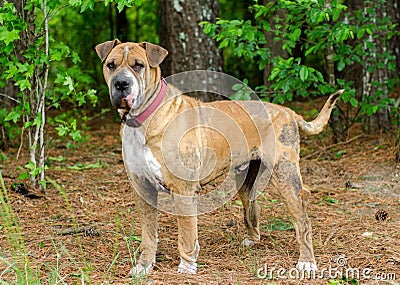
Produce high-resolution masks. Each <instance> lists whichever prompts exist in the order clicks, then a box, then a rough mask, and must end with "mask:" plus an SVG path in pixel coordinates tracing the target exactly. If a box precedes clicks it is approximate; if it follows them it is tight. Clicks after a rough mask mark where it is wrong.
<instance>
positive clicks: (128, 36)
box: [0, 0, 400, 284]
mask: <svg viewBox="0 0 400 285" xmlns="http://www.w3.org/2000/svg"><path fill="white" fill-rule="evenodd" d="M399 4H400V1H398V0H392V1H384V0H372V1H356V0H346V1H344V0H343V1H334V0H325V1H321V0H294V1H285V0H277V1H269V0H259V1H249V0H246V1H229V0H220V1H217V0H199V1H194V0H185V1H183V0H157V1H144V0H104V1H98V0H13V1H11V0H0V135H1V141H0V182H1V191H0V205H1V208H0V214H1V215H0V216H1V224H0V250H1V252H0V261H1V262H0V283H2V284H9V283H5V282H6V281H7V282H8V281H9V280H12V281H10V284H45V283H46V282H45V281H44V280H46V281H48V284H58V283H61V284H73V283H74V282H75V283H76V284H77V283H80V284H84V283H85V282H88V283H90V280H92V282H93V284H100V283H101V282H102V281H104V280H109V281H110V282H111V281H113V280H118V281H119V280H123V279H124V278H126V276H127V273H128V272H129V270H130V269H131V267H132V265H133V264H134V263H135V254H136V251H137V250H138V248H139V243H140V236H139V235H138V234H137V233H138V232H140V229H139V225H138V223H136V220H135V219H136V216H135V215H134V214H133V213H134V204H133V202H132V200H133V199H132V192H133V191H132V189H131V186H130V185H129V181H128V180H127V179H126V178H125V176H124V171H123V162H122V161H121V153H120V152H121V150H120V148H118V147H116V145H119V144H120V141H118V123H119V118H118V115H117V114H116V112H115V110H112V109H111V106H110V102H109V95H108V90H107V86H106V84H105V83H104V78H103V74H102V65H101V62H100V60H99V58H98V56H97V54H96V52H95V50H94V47H95V46H96V45H97V44H99V43H101V42H104V41H107V40H112V39H115V38H119V39H120V40H121V41H134V42H142V41H148V42H152V43H157V44H160V45H162V46H163V47H165V48H167V49H168V51H169V56H168V57H167V59H166V61H165V62H164V63H163V64H162V66H161V68H162V70H163V75H164V76H165V77H167V76H168V75H171V74H176V73H178V72H184V71H191V70H214V71H220V72H224V73H227V74H230V75H233V76H235V77H236V78H238V79H240V80H242V81H243V82H244V83H245V84H247V85H248V86H249V87H251V88H252V89H253V90H255V92H256V93H257V95H258V96H259V97H260V99H261V100H265V101H270V102H274V103H279V104H285V105H290V106H291V107H292V108H295V110H296V111H297V112H298V113H301V114H303V115H304V116H305V117H306V119H312V118H313V117H315V115H316V114H317V112H318V108H319V106H320V105H321V103H322V102H323V101H324V100H325V99H326V98H327V96H328V95H329V94H331V93H333V92H335V91H337V90H338V89H342V88H343V89H345V90H346V91H345V93H344V94H343V96H342V97H341V99H340V102H339V103H338V107H337V108H336V109H335V110H334V113H333V114H332V118H331V120H330V123H329V128H328V131H327V132H325V133H324V134H321V135H320V136H316V137H313V138H305V139H304V140H302V141H303V144H302V147H301V156H302V160H301V164H302V174H303V178H304V181H306V184H310V185H312V186H313V189H311V190H310V192H311V195H310V200H311V201H310V203H309V205H310V208H311V209H310V211H309V213H310V214H311V217H312V219H313V226H314V228H313V231H314V232H315V239H314V243H315V249H316V256H317V258H318V262H319V264H322V265H323V266H324V265H327V264H329V262H332V260H335V258H336V261H333V263H335V262H336V263H337V258H338V256H339V257H341V256H342V255H341V254H346V257H347V259H348V260H349V261H352V262H353V263H352V264H351V265H352V266H353V267H358V268H367V267H368V268H370V267H371V268H374V269H375V270H380V272H389V273H390V272H394V273H396V274H397V276H399V275H400V272H399V271H398V268H399V264H400V256H399V252H400V251H399V250H398V249H399V248H400V245H399V240H400V238H399V232H400V230H399V223H398V221H399V219H400V216H399V214H398V213H399V211H398V209H399V200H398V197H399V195H400V193H399V191H400V188H399V185H400V184H399V175H400V174H399V161H400V132H399V129H400V128H399V125H400V114H399V108H400V106H399V105H400V97H399V95H400V91H399V85H400V84H399V70H400V69H399V67H400V66H399V64H400V55H399V50H400V48H399V42H400V41H399V33H400V26H399V22H400V9H399ZM246 90H247V89H246V88H243V90H241V89H239V90H237V93H236V94H235V96H234V97H233V98H232V99H239V100H247V99H249V96H248V93H246ZM199 99H201V100H206V101H207V100H212V99H213V96H207V95H204V96H203V97H201V98H199ZM310 106H311V107H310ZM111 116H114V120H113V122H112V124H110V125H109V121H110V119H109V117H111ZM105 118H107V119H105ZM310 158H311V159H310ZM353 181H356V183H353ZM20 182H23V183H22V184H21V183H20ZM357 183H359V184H360V185H361V186H360V185H358V184H357ZM25 186H26V188H27V189H28V190H29V191H33V194H32V193H31V192H29V191H28V192H26V191H27V189H25V188H24V187H25ZM21 187H22V188H21ZM10 189H11V190H13V191H9V190H10ZM21 189H22V190H21ZM40 190H41V191H40ZM24 191H25V192H24ZM21 194H23V195H24V196H25V197H21ZM279 199H280V198H279V196H274V194H273V193H272V194H271V193H269V192H268V193H263V195H262V196H261V199H260V200H261V201H260V205H261V206H262V210H263V211H264V212H267V213H266V214H267V215H265V216H266V218H265V220H263V222H262V224H261V227H262V229H263V230H264V231H263V237H262V243H261V244H260V245H259V246H258V247H256V248H255V249H254V250H252V249H250V250H248V251H245V250H243V249H241V247H240V240H241V237H242V236H243V235H244V230H243V224H241V222H239V221H241V220H242V212H241V211H242V210H241V207H240V206H241V205H240V201H239V200H233V201H230V202H229V203H227V205H226V206H225V207H224V208H223V209H222V210H221V211H215V212H213V213H211V214H210V215H209V216H207V217H206V218H204V219H202V220H201V221H200V224H199V228H200V229H201V231H200V235H201V237H200V239H199V240H200V242H201V243H202V244H201V246H202V247H203V251H202V252H201V256H200V261H199V265H200V266H199V268H200V269H199V271H200V274H199V276H200V277H194V278H193V279H192V280H191V281H193V283H196V282H197V283H198V284H203V283H204V284H210V282H211V283H212V282H214V283H216V284H219V283H218V282H219V281H218V280H219V279H220V278H222V277H221V276H222V275H223V276H224V277H223V280H225V281H226V282H228V283H227V284H232V282H233V281H232V280H233V279H235V278H236V280H237V282H236V283H235V284H242V283H243V282H244V283H243V284H259V279H257V276H256V273H257V269H258V268H259V267H260V266H262V265H263V264H266V262H269V264H270V262H274V264H277V265H279V266H284V268H291V266H293V264H294V261H295V260H296V259H297V254H298V250H297V246H296V243H295V240H294V235H293V226H292V225H291V221H290V219H289V218H288V217H287V211H286V210H285V208H284V207H282V206H281V203H280V202H279ZM160 220H162V221H163V223H162V224H163V226H161V227H160V235H161V238H162V243H160V248H159V253H158V256H157V258H158V259H157V262H158V263H157V264H158V266H159V267H158V268H156V271H155V276H153V277H152V278H154V280H156V281H157V280H158V281H160V282H164V284H172V283H173V281H174V280H175V281H176V283H178V284H181V283H184V282H186V280H183V279H182V278H186V277H177V275H176V273H175V267H176V266H175V267H174V266H173V265H174V264H173V263H174V262H176V261H178V260H179V258H178V256H177V251H176V245H175V243H174V240H176V237H175V236H174V234H175V232H176V229H174V228H173V225H174V221H173V219H172V218H171V217H164V216H162V217H160ZM385 223H386V224H385ZM160 224H161V223H160ZM216 225H217V226H216ZM98 229H99V230H98ZM71 236H73V237H71ZM21 253H22V254H21ZM175 265H177V264H175ZM216 270H217V273H215V271H216ZM218 274H220V275H218ZM201 278H203V279H204V280H203V279H201ZM339 279H340V280H333V281H332V282H330V283H329V284H357V283H356V280H355V279H354V278H353V279H350V280H343V278H339ZM4 280H6V281H4ZM99 280H100V281H99ZM198 280H203V281H204V282H203V283H201V282H202V281H198ZM240 280H244V281H242V283H240V282H241V281H240ZM118 281H117V282H118ZM314 281H315V282H314V283H312V282H311V283H310V284H320V283H319V281H318V280H314ZM127 282H132V284H140V281H137V280H128V281H127ZM229 282H230V283H229ZM296 282H297V281H296ZM157 284H163V283H157ZM224 284H225V283H224Z"/></svg>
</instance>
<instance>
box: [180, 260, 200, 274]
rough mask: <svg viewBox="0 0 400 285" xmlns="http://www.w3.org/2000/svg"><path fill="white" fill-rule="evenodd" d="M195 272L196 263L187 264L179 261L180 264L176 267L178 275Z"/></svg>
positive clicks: (184, 261)
mask: <svg viewBox="0 0 400 285" xmlns="http://www.w3.org/2000/svg"><path fill="white" fill-rule="evenodd" d="M196 271H197V263H196V262H187V261H186V260H183V259H181V263H179V266H178V273H186V274H196Z"/></svg>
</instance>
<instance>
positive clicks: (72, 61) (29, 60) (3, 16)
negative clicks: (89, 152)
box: [0, 0, 142, 185]
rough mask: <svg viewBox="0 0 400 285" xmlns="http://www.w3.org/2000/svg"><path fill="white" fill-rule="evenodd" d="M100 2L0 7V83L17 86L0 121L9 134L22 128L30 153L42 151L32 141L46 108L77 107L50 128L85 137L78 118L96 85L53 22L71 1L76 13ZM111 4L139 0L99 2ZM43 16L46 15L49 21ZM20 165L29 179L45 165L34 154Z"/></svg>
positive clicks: (31, 1) (31, 0)
mask: <svg viewBox="0 0 400 285" xmlns="http://www.w3.org/2000/svg"><path fill="white" fill-rule="evenodd" d="M100 2H103V1H98V0H59V1H46V0H28V1H25V2H24V3H23V9H24V11H25V15H24V18H23V17H22V16H21V15H19V13H18V11H17V9H16V8H15V7H14V4H13V3H9V2H8V1H7V0H5V1H4V3H3V5H2V6H1V7H0V64H1V66H2V68H1V69H2V72H1V73H0V88H1V89H4V88H5V87H6V84H7V82H9V81H12V83H13V85H14V86H15V87H16V88H17V91H18V92H17V94H16V97H15V98H12V99H13V101H14V103H15V104H14V105H13V106H12V108H11V109H1V110H0V122H1V123H2V124H3V125H4V128H5V131H6V132H7V135H8V136H9V137H10V138H11V139H13V138H15V137H16V136H17V135H19V133H20V129H19V128H18V127H17V126H19V127H20V128H22V129H23V130H26V131H27V132H28V134H29V137H30V144H31V143H32V145H29V150H30V151H31V157H32V152H36V153H37V154H40V155H41V156H42V155H43V152H42V150H41V149H40V148H41V147H43V146H39V145H38V141H39V139H38V131H39V130H41V129H43V125H44V124H45V123H46V121H45V118H46V115H45V114H44V112H47V110H50V109H64V108H67V109H79V110H81V112H82V114H80V115H78V116H76V119H73V118H69V117H65V116H63V115H61V116H58V117H56V118H55V119H54V120H53V122H56V123H57V124H58V126H55V128H56V130H57V131H58V134H59V135H61V136H69V137H70V138H71V139H72V140H74V141H78V142H79V141H84V140H85V136H84V135H82V132H81V130H80V129H78V126H81V125H84V124H82V122H81V121H82V118H87V116H86V115H85V114H84V111H85V110H87V109H88V108H87V106H89V107H90V106H95V105H96V104H97V101H98V97H97V91H96V90H95V89H94V88H93V87H92V86H95V84H96V83H95V82H94V80H93V78H92V76H91V75H90V74H88V73H87V72H85V71H83V69H82V68H81V67H80V66H81V57H80V55H79V53H78V52H77V51H75V50H74V48H73V47H72V46H70V45H68V44H66V43H65V42H63V41H62V40H60V39H58V38H56V37H57V36H59V35H60V33H59V32H58V30H57V28H58V27H59V24H60V23H62V20H61V21H60V18H57V16H58V15H57V14H58V13H60V14H62V15H65V14H63V13H65V11H67V10H70V9H74V7H77V8H79V9H80V12H81V13H82V12H85V11H87V10H93V9H94V7H95V3H100ZM111 4H116V5H117V8H118V10H119V11H121V10H122V9H123V8H124V7H131V6H132V5H141V4H142V1H141V0H106V1H104V2H103V3H102V5H103V6H107V5H111ZM45 8H46V9H45ZM45 13H46V14H45ZM46 19H50V22H49V26H47V22H46ZM57 19H58V20H57ZM53 25H54V26H53ZM47 27H48V29H47ZM53 27H54V29H52V28H53ZM3 95H4V94H3ZM7 96H8V95H7V94H5V97H7ZM8 97H9V96H8ZM42 98H44V99H42ZM43 103H44V105H43ZM43 110H45V111H43ZM40 161H44V158H43V159H41V160H40ZM26 168H27V170H28V172H27V173H28V174H29V176H30V177H31V178H32V179H36V178H37V177H38V175H39V173H43V171H44V169H45V168H44V166H40V165H39V164H38V163H37V161H35V160H32V161H31V162H30V163H28V164H27V165H26ZM42 177H43V175H42ZM42 185H44V182H43V183H42Z"/></svg>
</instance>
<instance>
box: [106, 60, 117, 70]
mask: <svg viewBox="0 0 400 285" xmlns="http://www.w3.org/2000/svg"><path fill="white" fill-rule="evenodd" d="M107 68H108V69H115V64H114V62H109V63H107Z"/></svg>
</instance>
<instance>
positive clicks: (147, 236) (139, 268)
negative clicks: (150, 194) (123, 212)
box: [130, 193, 158, 275]
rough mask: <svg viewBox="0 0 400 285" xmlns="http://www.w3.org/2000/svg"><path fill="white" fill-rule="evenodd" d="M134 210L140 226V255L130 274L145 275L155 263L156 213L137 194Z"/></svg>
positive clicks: (153, 208) (154, 209)
mask: <svg viewBox="0 0 400 285" xmlns="http://www.w3.org/2000/svg"><path fill="white" fill-rule="evenodd" d="M136 208H137V211H138V212H139V217H140V221H141V225H142V243H141V244H140V247H141V255H140V257H139V259H138V260H137V262H136V266H135V267H134V268H132V270H131V272H130V274H131V275H145V274H149V273H150V272H151V270H152V269H153V267H154V264H155V262H156V251H157V242H158V238H157V229H158V220H157V215H158V211H157V209H156V208H155V207H153V206H152V205H150V204H149V203H148V202H146V200H145V199H143V198H142V197H141V196H140V195H139V194H138V193H136Z"/></svg>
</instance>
